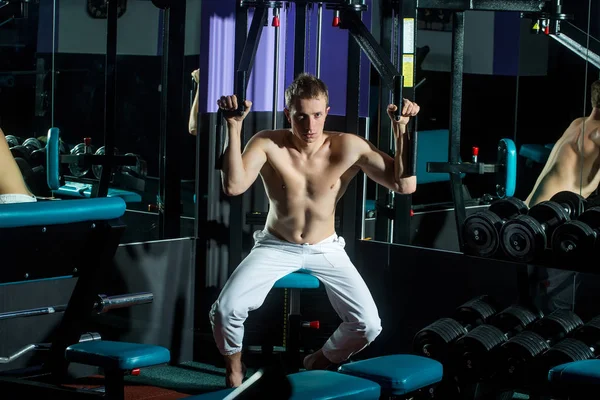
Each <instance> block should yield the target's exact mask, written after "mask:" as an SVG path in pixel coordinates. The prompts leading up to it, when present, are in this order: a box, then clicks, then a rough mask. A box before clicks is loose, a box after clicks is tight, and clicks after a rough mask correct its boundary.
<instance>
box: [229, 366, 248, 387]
mask: <svg viewBox="0 0 600 400" xmlns="http://www.w3.org/2000/svg"><path fill="white" fill-rule="evenodd" d="M245 377H246V366H245V365H244V364H242V369H241V371H233V370H227V371H226V372H225V386H226V387H228V388H236V387H238V386H241V385H242V383H243V382H244V378H245Z"/></svg>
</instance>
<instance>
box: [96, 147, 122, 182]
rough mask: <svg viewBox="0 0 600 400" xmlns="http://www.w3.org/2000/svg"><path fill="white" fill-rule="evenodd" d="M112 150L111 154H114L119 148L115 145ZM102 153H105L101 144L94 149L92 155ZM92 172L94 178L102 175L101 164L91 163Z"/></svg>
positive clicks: (100, 154)
mask: <svg viewBox="0 0 600 400" xmlns="http://www.w3.org/2000/svg"><path fill="white" fill-rule="evenodd" d="M113 150H114V151H113V154H114V155H115V156H116V155H118V154H119V149H117V148H116V147H115V148H114V149H113ZM104 153H105V149H104V146H102V147H100V148H99V149H98V150H97V151H96V153H94V155H97V156H102V155H104ZM92 172H93V173H94V176H95V177H96V179H100V177H101V176H102V165H92ZM111 180H112V179H111Z"/></svg>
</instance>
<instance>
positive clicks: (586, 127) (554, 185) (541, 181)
mask: <svg viewBox="0 0 600 400" xmlns="http://www.w3.org/2000/svg"><path fill="white" fill-rule="evenodd" d="M582 156H583V158H582ZM599 169H600V81H596V82H594V83H593V84H592V112H591V113H590V115H589V116H588V117H587V118H586V117H583V118H577V119H576V120H574V121H573V122H572V123H571V125H570V126H569V127H568V128H567V130H566V131H565V133H564V134H563V135H562V137H561V138H560V139H558V141H557V142H556V144H555V145H554V147H553V148H552V152H551V153H550V156H549V157H548V161H546V165H545V166H544V169H543V170H542V172H541V174H540V176H539V177H538V179H537V181H536V183H535V185H534V187H533V190H532V191H531V193H530V194H529V196H528V197H527V200H526V203H527V204H528V205H529V207H533V206H534V205H536V204H538V203H540V202H542V201H545V200H550V198H551V197H552V196H554V195H555V194H556V193H558V192H561V191H564V190H569V191H572V192H575V193H579V194H581V195H582V196H583V197H584V198H588V197H589V196H590V195H591V194H592V193H593V192H594V191H595V190H596V188H597V187H598V184H600V173H598V171H599ZM582 177H583V180H582Z"/></svg>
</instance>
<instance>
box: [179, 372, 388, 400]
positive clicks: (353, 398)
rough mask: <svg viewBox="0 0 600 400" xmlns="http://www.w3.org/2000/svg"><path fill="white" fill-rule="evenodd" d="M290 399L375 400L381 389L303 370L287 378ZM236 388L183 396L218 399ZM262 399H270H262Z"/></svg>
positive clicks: (334, 374)
mask: <svg viewBox="0 0 600 400" xmlns="http://www.w3.org/2000/svg"><path fill="white" fill-rule="evenodd" d="M288 380H289V382H290V384H291V386H292V395H291V396H290V400H306V399H311V400H329V399H345V400H378V399H379V397H380V396H381V388H380V386H379V385H378V384H376V383H375V382H372V381H370V380H367V379H362V378H357V377H354V376H348V375H343V374H339V373H337V372H332V371H305V372H297V373H294V374H290V375H288ZM234 390H235V389H224V390H218V391H216V392H210V393H204V394H201V395H197V396H191V397H186V399H189V400H220V399H224V398H225V397H226V396H227V395H229V394H230V393H231V392H233V391H234ZM264 398H265V399H267V398H269V396H265V397H264Z"/></svg>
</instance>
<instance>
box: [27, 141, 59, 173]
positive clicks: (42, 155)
mask: <svg viewBox="0 0 600 400" xmlns="http://www.w3.org/2000/svg"><path fill="white" fill-rule="evenodd" d="M42 139H43V140H42ZM38 141H39V142H40V143H41V144H42V145H43V146H44V147H42V148H41V149H37V150H35V151H34V152H32V153H31V156H30V159H31V164H32V165H33V166H44V167H45V166H46V149H47V146H46V138H44V137H43V136H42V137H40V138H38ZM58 151H59V154H60V155H65V154H68V152H67V146H65V144H64V143H63V142H62V140H61V141H59V142H58Z"/></svg>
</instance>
